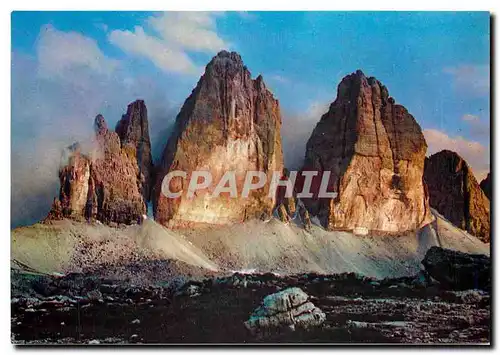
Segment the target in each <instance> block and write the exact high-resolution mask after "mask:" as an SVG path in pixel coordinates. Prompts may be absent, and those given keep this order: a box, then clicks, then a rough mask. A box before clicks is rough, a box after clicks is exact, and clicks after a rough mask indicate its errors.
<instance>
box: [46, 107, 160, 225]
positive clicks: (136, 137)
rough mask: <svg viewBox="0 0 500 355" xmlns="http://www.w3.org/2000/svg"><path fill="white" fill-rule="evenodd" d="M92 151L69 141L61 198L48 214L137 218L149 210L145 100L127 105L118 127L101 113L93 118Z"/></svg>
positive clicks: (114, 220)
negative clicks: (108, 123)
mask: <svg viewBox="0 0 500 355" xmlns="http://www.w3.org/2000/svg"><path fill="white" fill-rule="evenodd" d="M94 128H95V137H94V140H93V149H92V151H91V152H86V153H85V154H84V153H83V152H82V149H81V147H80V145H79V144H74V145H72V146H71V147H69V148H68V149H67V150H66V151H65V153H64V157H63V164H62V167H61V169H60V171H59V179H60V183H61V187H60V192H59V198H58V199H55V200H54V203H53V206H52V210H51V211H50V212H49V215H48V217H47V219H46V220H51V219H60V218H63V217H66V218H72V219H76V220H79V219H87V220H90V219H96V220H99V221H101V222H104V223H107V224H113V223H125V224H131V223H137V222H138V221H140V220H141V218H142V215H144V214H145V213H146V202H147V200H148V197H149V196H150V189H151V188H150V179H151V172H152V162H151V148H150V142H149V132H148V123H147V112H146V106H145V105H144V102H143V101H136V102H134V103H132V104H130V105H129V107H128V111H127V114H126V115H124V116H123V118H122V119H121V121H120V122H118V124H117V127H116V132H113V131H111V130H109V129H108V126H107V123H106V121H105V119H104V117H103V116H102V115H97V117H96V118H95V123H94Z"/></svg>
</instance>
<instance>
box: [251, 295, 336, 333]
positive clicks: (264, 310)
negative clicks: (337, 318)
mask: <svg viewBox="0 0 500 355" xmlns="http://www.w3.org/2000/svg"><path fill="white" fill-rule="evenodd" d="M308 299H309V296H308V295H307V294H306V293H305V292H304V291H302V290H301V289H300V288H297V287H291V288H287V289H285V290H283V291H280V292H277V293H273V294H271V295H268V296H266V297H265V298H264V300H263V301H262V304H261V305H260V306H259V307H258V308H257V309H256V310H255V311H254V312H253V313H252V314H251V316H250V318H249V319H248V321H246V322H245V327H246V328H247V329H248V330H249V331H250V333H251V334H253V335H257V334H259V335H266V334H269V333H272V332H274V331H280V330H287V329H288V330H295V329H296V328H297V327H298V328H301V329H309V328H311V327H316V326H319V325H321V324H322V323H323V322H324V321H325V319H326V315H325V313H323V312H322V311H321V310H320V309H319V308H317V307H316V306H314V304H313V303H312V302H309V301H308Z"/></svg>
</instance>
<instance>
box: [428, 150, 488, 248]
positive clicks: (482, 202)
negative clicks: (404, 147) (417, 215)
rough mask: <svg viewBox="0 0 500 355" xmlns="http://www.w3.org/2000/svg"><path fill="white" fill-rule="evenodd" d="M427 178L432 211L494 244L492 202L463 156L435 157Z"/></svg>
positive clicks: (444, 154)
mask: <svg viewBox="0 0 500 355" xmlns="http://www.w3.org/2000/svg"><path fill="white" fill-rule="evenodd" d="M424 178H425V182H426V184H427V186H428V191H429V203H430V205H431V207H433V208H435V209H436V210H437V211H438V212H439V213H440V214H442V215H443V216H444V217H445V218H446V219H448V220H449V221H450V222H451V223H453V224H454V225H456V226H457V227H459V228H462V229H464V230H466V231H468V232H469V233H471V234H472V235H474V236H476V237H477V238H478V239H480V240H482V241H483V242H485V243H488V242H489V241H490V201H489V200H488V198H487V197H486V195H485V194H484V192H483V190H482V189H481V188H480V187H479V184H478V183H477V180H476V178H475V176H474V174H473V172H472V169H471V168H470V167H469V165H468V164H467V162H466V161H465V160H464V159H463V158H462V157H461V156H460V155H458V154H457V153H455V152H452V151H449V150H443V151H440V152H438V153H436V154H433V155H431V156H430V157H429V158H427V159H426V161H425V173H424Z"/></svg>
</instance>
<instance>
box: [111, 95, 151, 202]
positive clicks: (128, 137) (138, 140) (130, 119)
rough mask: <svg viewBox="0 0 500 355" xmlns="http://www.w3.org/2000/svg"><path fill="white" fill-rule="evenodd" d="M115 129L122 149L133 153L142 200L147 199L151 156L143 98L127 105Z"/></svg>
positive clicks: (149, 186) (146, 111) (149, 189)
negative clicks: (137, 168)
mask: <svg viewBox="0 0 500 355" xmlns="http://www.w3.org/2000/svg"><path fill="white" fill-rule="evenodd" d="M115 131H116V133H117V134H118V136H119V137H120V141H121V145H122V149H125V150H126V151H127V152H128V153H130V154H135V157H136V158H137V165H138V167H139V176H138V178H139V182H140V184H141V190H142V195H143V196H144V201H149V200H150V195H151V190H152V187H153V185H154V177H153V158H152V156H151V140H150V138H149V127H148V110H147V108H146V105H145V103H144V101H143V100H136V101H134V102H132V103H131V104H129V105H128V107H127V113H126V114H125V115H123V116H122V119H121V120H120V121H118V123H117V125H116V128H115Z"/></svg>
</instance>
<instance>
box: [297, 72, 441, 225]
mask: <svg viewBox="0 0 500 355" xmlns="http://www.w3.org/2000/svg"><path fill="white" fill-rule="evenodd" d="M426 149H427V144H426V142H425V139H424V136H423V134H422V131H421V129H420V126H419V125H418V123H417V122H416V121H415V119H414V118H413V116H412V115H411V114H410V113H408V111H407V110H406V109H405V108H404V107H403V106H401V105H398V104H396V103H395V101H394V99H393V98H392V97H390V96H389V92H388V90H387V88H386V87H385V86H384V85H382V83H380V82H379V81H378V80H377V79H375V78H373V77H370V78H367V77H366V76H365V75H364V74H363V72H361V71H360V70H358V71H356V72H355V73H353V74H351V75H348V76H346V77H345V78H344V79H342V82H341V83H340V85H339V86H338V89H337V98H336V99H335V101H334V102H333V103H332V104H331V105H330V108H329V110H328V112H327V113H325V114H324V115H323V116H322V117H321V120H320V121H319V122H318V124H317V125H316V127H315V129H314V131H313V133H312V135H311V137H310V138H309V141H308V142H307V147H306V154H305V162H304V167H303V171H315V172H319V175H318V176H317V177H316V178H314V179H313V183H312V187H313V190H314V191H315V193H314V196H313V197H312V198H309V199H303V200H304V203H305V204H306V206H307V208H308V209H309V211H310V212H311V213H312V214H313V215H317V216H318V218H319V219H320V222H321V223H322V224H323V225H324V226H325V227H327V228H328V229H346V230H361V231H364V232H363V233H366V232H367V231H381V232H390V233H391V232H394V233H396V232H403V231H407V230H414V229H417V228H419V227H421V226H422V225H424V224H426V223H428V222H429V221H430V220H431V215H430V211H429V205H428V201H427V195H426V192H425V187H424V184H423V180H422V175H423V170H424V159H425V152H426ZM325 171H331V175H330V178H329V180H328V189H327V191H334V192H337V194H338V195H337V197H336V198H319V197H318V189H319V187H320V180H321V177H322V175H323V172H325ZM298 191H300V190H298Z"/></svg>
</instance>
